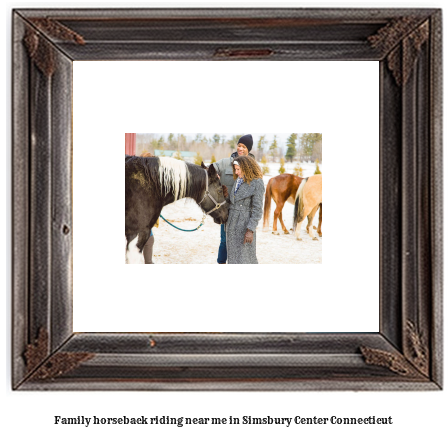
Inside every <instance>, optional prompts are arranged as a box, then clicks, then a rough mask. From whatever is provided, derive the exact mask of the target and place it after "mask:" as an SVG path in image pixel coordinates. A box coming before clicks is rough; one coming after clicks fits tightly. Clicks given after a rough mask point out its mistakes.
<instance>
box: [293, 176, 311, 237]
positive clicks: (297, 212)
mask: <svg viewBox="0 0 448 438" xmlns="http://www.w3.org/2000/svg"><path fill="white" fill-rule="evenodd" d="M307 181H308V178H303V180H302V182H301V183H300V186H299V188H298V189H297V193H296V202H295V203H294V219H293V221H294V222H293V230H294V231H295V230H296V227H297V224H299V223H300V222H302V221H303V220H304V219H305V217H304V216H303V188H304V187H305V184H306V182H307Z"/></svg>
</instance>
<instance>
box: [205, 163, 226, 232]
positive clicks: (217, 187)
mask: <svg viewBox="0 0 448 438" xmlns="http://www.w3.org/2000/svg"><path fill="white" fill-rule="evenodd" d="M201 167H202V168H203V169H205V170H206V171H207V175H208V191H209V193H210V195H211V196H212V198H213V199H214V200H215V201H216V202H217V203H218V204H222V203H223V202H224V201H225V197H224V193H223V188H222V185H221V180H220V179H219V177H218V174H217V172H216V169H215V166H213V165H210V167H207V166H206V165H205V164H204V163H203V162H202V163H201ZM215 206H216V205H215V203H214V202H213V200H212V199H211V198H210V197H209V196H205V198H204V200H203V201H202V203H201V207H202V208H203V209H204V210H205V211H210V210H213V209H214V208H215ZM228 215H229V205H228V203H225V204H224V205H221V206H220V207H219V208H218V209H216V210H214V211H212V212H211V213H210V216H211V217H212V218H213V220H214V221H215V223H216V224H223V223H225V222H226V221H227V217H228Z"/></svg>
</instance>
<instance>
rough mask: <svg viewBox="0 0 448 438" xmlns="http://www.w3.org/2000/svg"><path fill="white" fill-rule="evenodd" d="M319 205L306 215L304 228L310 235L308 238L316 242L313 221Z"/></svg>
mask: <svg viewBox="0 0 448 438" xmlns="http://www.w3.org/2000/svg"><path fill="white" fill-rule="evenodd" d="M319 205H320V204H317V205H316V206H315V207H314V208H313V209H312V210H311V213H310V214H309V215H308V225H307V226H306V231H307V232H308V234H309V235H310V237H311V238H312V239H313V240H317V237H315V236H314V228H313V219H314V216H315V214H316V212H317V209H318V208H319Z"/></svg>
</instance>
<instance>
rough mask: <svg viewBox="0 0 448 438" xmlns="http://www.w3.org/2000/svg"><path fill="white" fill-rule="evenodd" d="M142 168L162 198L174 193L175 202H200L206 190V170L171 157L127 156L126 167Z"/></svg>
mask: <svg viewBox="0 0 448 438" xmlns="http://www.w3.org/2000/svg"><path fill="white" fill-rule="evenodd" d="M128 165H132V166H136V167H139V168H142V169H143V170H144V172H145V176H146V178H147V179H148V180H149V181H150V182H151V183H152V185H154V186H156V187H157V188H158V190H159V191H160V195H161V196H166V195H167V194H168V193H172V194H173V196H174V200H175V201H177V200H178V199H181V198H186V197H189V198H193V199H195V200H198V199H199V198H200V197H201V196H202V194H203V192H204V189H205V169H203V168H202V167H201V166H198V165H196V164H192V163H186V162H185V161H181V160H177V159H175V158H170V157H139V156H127V157H126V166H128Z"/></svg>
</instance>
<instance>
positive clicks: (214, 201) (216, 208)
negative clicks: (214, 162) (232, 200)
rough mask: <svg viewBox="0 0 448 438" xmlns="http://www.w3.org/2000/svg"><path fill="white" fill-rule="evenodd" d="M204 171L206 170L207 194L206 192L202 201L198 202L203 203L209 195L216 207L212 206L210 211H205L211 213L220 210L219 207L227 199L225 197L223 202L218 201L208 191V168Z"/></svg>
mask: <svg viewBox="0 0 448 438" xmlns="http://www.w3.org/2000/svg"><path fill="white" fill-rule="evenodd" d="M204 171H205V194H204V197H203V198H202V199H201V202H199V203H198V204H199V205H201V204H202V202H203V201H204V199H205V197H206V196H208V197H209V198H210V199H211V200H212V201H213V203H214V204H215V208H212V209H211V210H210V211H206V212H205V214H210V213H212V212H214V211H215V210H218V208H220V207H222V206H223V205H224V204H225V203H226V202H227V201H226V200H225V199H224V202H221V203H220V204H219V203H218V202H216V200H215V198H214V197H213V196H212V195H211V194H210V192H209V191H208V173H207V170H206V169H204Z"/></svg>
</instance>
